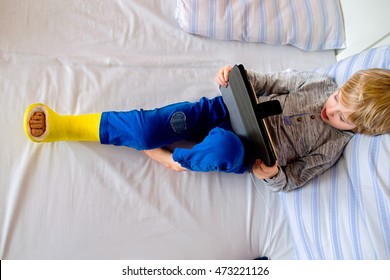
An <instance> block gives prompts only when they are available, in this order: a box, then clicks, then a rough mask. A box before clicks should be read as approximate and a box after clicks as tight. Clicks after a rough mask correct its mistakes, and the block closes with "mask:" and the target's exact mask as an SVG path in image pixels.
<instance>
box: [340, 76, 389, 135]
mask: <svg viewBox="0 0 390 280" xmlns="http://www.w3.org/2000/svg"><path fill="white" fill-rule="evenodd" d="M340 91H341V97H340V102H341V103H342V104H343V105H344V106H346V107H348V108H349V109H352V110H353V111H354V113H352V114H351V115H349V117H348V120H349V121H351V122H352V123H354V124H355V125H356V128H355V129H354V130H353V131H354V132H356V133H362V134H368V135H376V134H383V133H389V132H390V70H387V69H379V68H373V69H367V70H361V71H358V72H356V73H355V74H354V75H353V76H352V77H351V78H350V79H349V80H348V81H347V82H346V83H345V84H344V85H343V86H342V87H341V88H340Z"/></svg>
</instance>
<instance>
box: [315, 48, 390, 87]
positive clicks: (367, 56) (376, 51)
mask: <svg viewBox="0 0 390 280" xmlns="http://www.w3.org/2000/svg"><path fill="white" fill-rule="evenodd" d="M368 68H384V69H390V45H388V46H383V47H378V48H373V49H369V50H366V51H364V52H361V53H359V54H355V55H353V56H350V57H347V58H345V59H343V60H340V61H339V62H337V63H336V64H334V65H332V66H329V67H324V68H319V69H316V70H315V71H316V72H319V73H326V74H328V75H329V76H331V77H333V79H334V80H335V82H336V83H337V84H338V85H339V86H342V85H343V84H344V83H345V82H346V81H347V80H348V79H349V78H350V77H351V76H352V75H353V74H354V73H356V72H357V71H358V70H363V69H368Z"/></svg>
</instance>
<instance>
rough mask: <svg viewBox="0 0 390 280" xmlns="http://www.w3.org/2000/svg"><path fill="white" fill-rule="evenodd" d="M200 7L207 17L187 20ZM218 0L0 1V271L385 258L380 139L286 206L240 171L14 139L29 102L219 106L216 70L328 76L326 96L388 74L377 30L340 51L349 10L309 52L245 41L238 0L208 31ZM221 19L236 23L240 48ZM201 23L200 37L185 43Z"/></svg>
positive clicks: (388, 230) (97, 107)
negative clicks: (380, 70) (332, 83)
mask: <svg viewBox="0 0 390 280" xmlns="http://www.w3.org/2000/svg"><path fill="white" fill-rule="evenodd" d="M206 2H207V3H209V4H210V6H208V7H207V11H208V12H207V14H208V15H209V18H208V20H204V19H202V18H200V17H199V16H200V15H199V14H198V13H200V12H201V10H202V9H201V8H202V7H205V5H206V4H205V3H206ZM222 2H223V3H225V2H224V1H201V0H192V1H191V0H188V1H185V0H183V1H180V0H179V1H176V0H167V1H159V0H146V1H135V0H127V1H124V0H109V1H101V0H86V1H76V0H67V1H62V0H34V1H29V0H20V1H12V0H0V101H1V104H2V106H3V109H2V116H1V119H0V120H1V127H2V133H1V137H0V139H1V146H2V151H1V161H0V223H1V229H0V257H1V259H11V260H12V259H60V260H64V259H157V260H158V259H249V260H251V259H255V258H258V257H262V256H266V257H268V258H270V259H275V260H278V259H283V260H287V259H389V258H390V217H389V216H390V187H389V186H390V176H389V174H390V172H389V170H390V165H389V164H390V163H389V160H388V158H389V157H390V136H389V135H383V136H379V137H366V136H361V135H356V136H355V137H353V139H352V141H351V142H350V144H348V146H347V148H346V150H345V152H344V153H343V155H342V157H341V158H340V160H339V161H338V163H337V164H336V165H335V166H334V167H333V168H332V169H330V170H329V171H327V172H326V173H324V174H323V175H321V176H319V177H318V178H316V179H315V180H313V181H312V182H310V183H308V184H307V185H306V186H305V187H303V188H301V189H299V190H296V191H292V192H288V193H274V192H271V191H270V190H268V189H267V188H265V187H264V185H262V182H261V181H259V180H256V179H254V178H253V176H252V175H251V174H250V173H246V174H244V175H232V174H222V173H217V172H210V173H191V172H181V173H175V172H174V171H171V170H167V169H166V168H164V167H162V166H161V165H159V164H157V163H156V162H154V161H152V160H151V159H149V158H148V157H147V156H146V155H144V154H143V153H140V152H137V151H135V150H132V149H129V148H118V147H112V146H103V145H99V144H96V143H76V142H75V143H71V142H58V143H51V144H36V143H33V142H31V141H29V140H28V138H27V137H26V136H25V134H24V131H23V113H24V111H25V109H26V108H27V106H28V105H29V104H31V103H35V102H43V103H45V104H48V105H49V106H51V107H52V108H53V109H55V110H56V111H58V112H59V113H62V114H79V113H91V112H100V111H107V110H128V109H132V108H155V107H160V106H163V105H166V104H169V103H173V102H179V101H184V100H189V101H196V100H198V99H199V98H200V97H202V96H206V97H213V96H215V95H217V94H219V93H218V88H217V86H216V84H215V83H214V81H213V80H214V76H215V74H216V72H217V70H218V69H219V68H220V67H221V66H223V65H225V64H236V63H241V64H243V65H245V67H246V68H247V69H252V70H255V71H259V72H274V71H282V70H286V69H295V70H299V71H320V72H326V73H328V74H329V75H332V76H333V77H334V78H335V80H337V82H338V83H342V82H343V81H344V80H345V79H346V78H347V77H348V76H349V75H350V74H351V73H353V72H354V71H356V70H357V69H359V68H362V67H366V68H368V67H385V68H389V67H390V62H389V53H390V48H389V46H388V45H387V42H388V41H386V40H387V39H386V38H385V37H386V36H384V35H383V34H387V35H388V32H389V30H388V26H390V25H389V24H387V25H385V26H387V27H386V30H385V31H383V32H384V33H383V32H382V33H380V34H379V35H378V36H377V37H376V38H369V41H366V40H363V39H361V38H359V40H353V39H351V38H349V37H348V32H349V29H348V28H347V27H348V26H351V25H353V24H352V22H349V21H348V20H349V18H348V17H347V15H348V11H351V7H350V4H351V1H347V0H345V1H341V9H340V10H337V11H338V13H336V14H335V16H334V21H332V23H330V22H329V24H330V28H331V29H332V30H333V29H334V30H336V36H337V38H336V39H334V38H333V39H332V38H331V39H329V40H328V41H329V42H330V45H329V44H324V43H323V42H324V41H323V40H324V36H325V35H326V34H327V32H325V31H324V32H322V33H321V34H322V35H321V36H322V37H321V38H319V39H318V38H317V39H316V40H317V42H316V44H314V43H313V42H314V41H313V42H309V43H308V42H306V41H305V42H303V43H302V42H301V41H300V40H301V39H299V38H298V37H297V33H295V35H293V36H292V37H293V39H294V40H296V41H295V42H292V41H288V40H290V39H291V37H289V36H290V35H291V34H290V35H286V37H284V35H280V34H281V33H278V34H279V35H280V36H279V35H278V36H276V35H275V36H274V37H273V38H274V41H273V42H268V41H267V42H265V41H261V40H265V39H267V38H266V37H267V36H268V38H270V37H271V35H270V34H262V35H261V36H260V33H259V32H260V30H256V32H257V33H256V34H257V35H256V36H257V37H256V36H254V37H251V34H249V33H248V30H249V31H251V30H253V26H252V25H251V24H252V23H251V22H243V19H247V18H251V17H253V16H254V15H251V13H252V11H253V10H254V9H255V8H256V9H259V8H261V7H262V6H261V5H260V4H259V3H258V2H257V1H250V0H246V1H244V0H242V1H238V0H237V1H233V0H231V2H232V3H230V4H231V5H230V6H226V7H228V8H226V11H225V13H224V14H223V15H219V16H225V17H227V19H228V20H229V19H230V21H229V22H228V23H229V24H228V25H225V27H226V26H228V27H229V28H230V29H228V31H226V30H224V31H220V30H218V22H220V21H218V20H216V17H215V16H211V17H210V14H211V13H210V12H209V11H214V14H213V15H216V13H217V12H216V11H218V9H219V5H221V3H222ZM252 2H254V3H252ZM273 2H274V3H279V5H280V7H282V6H283V2H284V1H282V0H281V1H279V2H278V1H276V2H275V1H273ZM300 2H305V1H299V0H297V1H296V3H297V7H298V5H299V4H301V3H300ZM353 2H354V3H355V2H356V1H353ZM362 2H364V1H359V3H362ZM377 2H378V5H377V7H376V8H377V9H378V10H380V11H386V10H387V11H388V10H389V9H388V8H389V7H388V6H389V3H388V1H386V0H383V1H379V0H378V1H377ZM321 3H331V9H339V8H340V6H339V2H338V1H322V2H321ZM234 5H236V6H234ZM251 5H255V6H251ZM357 6H359V5H357ZM372 6H374V5H371V7H372ZM234 7H236V8H234ZM297 7H295V8H296V9H298V10H299V8H297ZM305 7H306V8H307V6H305ZM386 7H387V9H385V8H386ZM263 8H265V7H263ZM268 8H269V7H268ZM270 8H272V9H273V10H272V11H276V7H275V6H273V7H270ZM290 8H291V7H290ZM317 8H318V7H316V9H317ZM320 8H324V7H323V6H321V7H320ZM234 9H240V10H241V14H242V17H241V18H240V17H236V15H237V14H236V11H235V10H234ZM260 10H261V9H260ZM310 11H311V12H310V13H309V14H310V15H312V17H313V16H314V15H316V10H315V9H314V8H313V9H312V10H310ZM262 12H264V10H263V11H262ZM317 12H318V11H317ZM275 13H276V12H275ZM266 14H268V13H266ZM305 14H306V15H307V14H308V13H307V10H306V13H305ZM332 14H333V13H332ZM232 15H235V16H234V17H233V16H232ZM343 15H344V17H345V20H344V21H343ZM233 18H234V20H236V21H237V20H238V21H240V22H241V23H240V24H242V25H243V26H246V27H248V26H249V27H248V28H246V29H245V31H244V32H243V33H239V35H237V36H238V37H234V36H236V34H235V32H237V30H236V29H235V28H237V26H238V25H237V22H234V21H233V20H232V19H233ZM237 18H238V19H237ZM256 18H257V16H256ZM276 18H277V19H278V20H276V21H275V22H274V23H273V24H274V26H275V28H280V25H283V21H282V20H281V18H280V17H276ZM298 18H301V17H298ZM373 18H379V16H378V17H373ZM282 19H285V17H282ZM258 20H263V19H262V18H261V17H259V18H258ZM293 20H294V18H293ZM295 20H297V18H296V16H295ZM378 21H379V19H378ZM343 22H345V26H346V28H345V29H344V26H343ZM364 22H371V21H370V20H365V21H364ZM204 23H207V26H206V29H205V30H206V32H208V33H207V34H194V33H195V31H199V30H200V29H197V28H199V26H200V25H202V24H204ZM233 23H234V24H233ZM186 24H187V28H189V29H186V26H185V25H186ZM267 24H268V23H267ZM284 24H286V22H285V23H284ZM321 24H325V21H323V22H322V23H321ZM326 24H328V23H326ZM380 24H382V22H380ZM296 26H298V27H299V24H298V23H297V25H296ZM191 28H192V29H191ZM260 29H261V28H260ZM382 29H383V28H382ZM344 30H346V31H347V32H345V33H344ZM263 31H264V29H263ZM219 32H222V33H219ZM312 32H313V34H317V33H318V32H317V29H315V28H314V27H313V30H312ZM350 32H351V34H354V32H353V31H350ZM368 33H369V34H370V35H371V33H370V32H368ZM220 34H222V35H220ZM218 36H222V37H223V36H227V37H223V38H217V37H218ZM229 36H230V37H229ZM313 36H314V35H313ZM354 36H356V35H354ZM253 38H255V39H253ZM286 38H287V39H286ZM260 39H261V40H260ZM284 39H286V40H287V41H283V40H284ZM304 39H305V38H304ZM360 39H361V40H360ZM259 40H260V41H259ZM318 40H320V41H318ZM362 40H363V41H364V46H361V42H360V41H362ZM367 40H368V39H367ZM378 40H379V41H378ZM328 41H327V42H328ZM348 42H351V43H350V44H351V45H350V46H349V45H348ZM332 44H333V45H332ZM350 50H351V52H350Z"/></svg>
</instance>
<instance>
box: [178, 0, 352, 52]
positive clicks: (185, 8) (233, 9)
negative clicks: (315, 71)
mask: <svg viewBox="0 0 390 280" xmlns="http://www.w3.org/2000/svg"><path fill="white" fill-rule="evenodd" d="M176 19H177V21H178V23H179V25H180V27H181V28H182V29H183V30H185V31H186V32H189V33H192V34H196V35H202V36H207V37H211V38H215V39H220V40H238V41H247V42H261V43H266V44H271V45H292V46H295V47H298V48H300V49H303V50H310V51H313V50H326V49H340V48H344V47H345V33H344V22H343V19H342V12H341V7H340V3H339V0H317V1H311V0H294V1H292V0H273V1H262V0H224V1H222V0H207V1H206V0H177V8H176Z"/></svg>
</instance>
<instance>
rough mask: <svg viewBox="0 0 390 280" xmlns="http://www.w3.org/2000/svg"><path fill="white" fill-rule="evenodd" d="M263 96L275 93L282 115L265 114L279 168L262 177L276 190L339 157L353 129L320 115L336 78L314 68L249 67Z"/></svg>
mask: <svg viewBox="0 0 390 280" xmlns="http://www.w3.org/2000/svg"><path fill="white" fill-rule="evenodd" d="M248 77H249V79H250V80H251V82H252V84H253V87H254V90H255V92H256V94H257V96H258V100H259V102H263V101H267V100H271V99H276V100H279V102H280V103H281V105H282V108H283V113H282V114H281V115H277V116H273V117H269V118H267V123H268V125H269V128H270V133H271V135H272V138H273V141H274V145H275V149H276V152H277V154H278V163H279V166H280V169H279V173H278V175H277V176H275V177H274V178H272V179H267V180H264V181H265V184H266V185H268V186H269V187H270V188H271V189H272V190H274V191H289V190H292V189H295V188H298V187H302V186H303V185H304V184H305V183H306V182H308V181H309V180H311V179H312V178H314V177H315V176H317V175H319V174H321V173H323V172H324V171H325V170H327V169H329V168H330V167H331V166H332V165H334V164H335V163H336V161H337V160H338V158H339V157H340V155H341V153H342V151H343V149H344V147H345V145H346V144H347V143H348V141H349V140H350V139H351V137H352V135H353V133H352V132H349V131H341V130H338V129H336V128H333V127H332V126H330V125H328V124H326V123H325V122H323V121H322V120H321V117H320V114H321V110H322V108H323V105H324V103H325V101H326V100H327V98H328V96H329V95H331V94H332V93H334V92H335V91H336V90H337V85H336V84H335V83H334V82H333V80H332V78H330V77H327V76H325V75H323V74H318V73H311V72H291V71H290V72H280V73H273V74H259V73H254V72H252V71H248Z"/></svg>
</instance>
